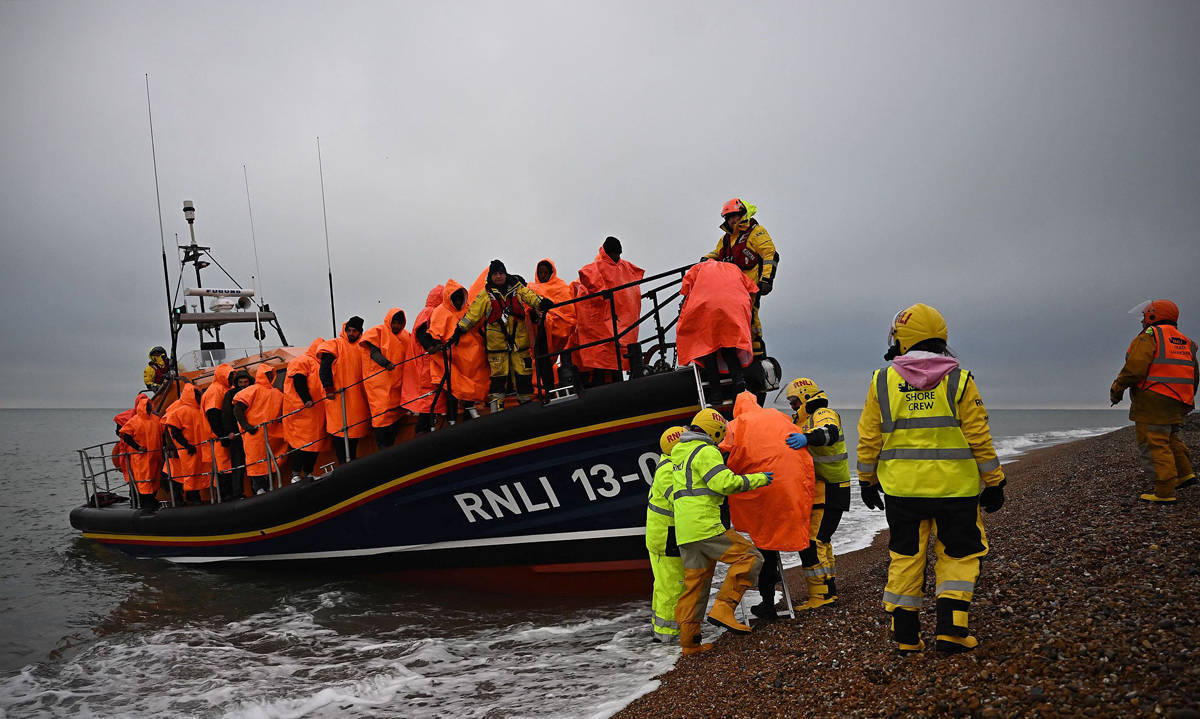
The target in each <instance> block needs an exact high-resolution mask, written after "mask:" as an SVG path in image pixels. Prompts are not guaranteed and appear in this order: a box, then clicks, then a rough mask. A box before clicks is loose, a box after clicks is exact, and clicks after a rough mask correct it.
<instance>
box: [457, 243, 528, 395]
mask: <svg viewBox="0 0 1200 719" xmlns="http://www.w3.org/2000/svg"><path fill="white" fill-rule="evenodd" d="M551 304H552V303H551V302H550V300H547V299H543V298H542V297H539V296H538V294H537V293H536V292H534V291H533V290H531V289H529V288H528V287H526V286H525V280H524V279H522V278H521V277H520V276H519V275H510V274H508V270H507V269H506V268H505V267H504V263H503V262H501V261H500V260H492V264H491V265H490V266H489V267H488V281H487V284H486V285H484V290H483V292H480V293H479V295H478V296H477V297H475V299H474V300H473V301H472V302H471V306H470V307H468V308H467V313H466V314H465V315H463V318H462V319H461V320H459V322H458V326H457V327H455V328H454V336H453V337H451V338H450V344H454V343H455V342H457V341H458V338H459V337H461V336H462V335H463V334H465V333H466V332H468V331H470V330H471V328H472V327H475V326H476V325H478V324H479V323H480V322H483V323H484V326H485V329H484V333H483V334H484V341H485V344H486V347H487V357H488V365H489V367H490V369H491V372H492V380H491V386H490V387H489V388H488V398H487V399H488V406H489V407H490V408H491V411H492V412H499V411H500V410H502V409H504V397H505V395H506V394H507V393H508V390H509V386H510V385H511V386H512V389H513V391H515V392H516V395H517V401H518V402H520V403H521V404H525V403H526V402H528V401H529V400H531V399H533V359H532V357H531V356H530V353H529V331H528V329H527V328H526V324H525V312H526V307H527V306H528V307H529V310H530V312H531V313H532V316H533V319H534V320H535V321H536V320H537V319H538V318H539V317H538V313H539V311H540V310H543V309H549V308H550V305H551Z"/></svg>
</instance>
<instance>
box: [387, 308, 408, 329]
mask: <svg viewBox="0 0 1200 719" xmlns="http://www.w3.org/2000/svg"><path fill="white" fill-rule="evenodd" d="M396 315H400V332H403V331H404V328H405V327H407V326H408V318H407V317H405V315H404V310H402V309H400V308H399V307H393V308H392V309H390V310H388V311H387V314H386V315H384V316H383V324H384V326H385V327H387V328H388V330H389V331H390V330H391V328H392V319H393V318H394V317H395V316H396ZM396 334H399V332H397V333H396Z"/></svg>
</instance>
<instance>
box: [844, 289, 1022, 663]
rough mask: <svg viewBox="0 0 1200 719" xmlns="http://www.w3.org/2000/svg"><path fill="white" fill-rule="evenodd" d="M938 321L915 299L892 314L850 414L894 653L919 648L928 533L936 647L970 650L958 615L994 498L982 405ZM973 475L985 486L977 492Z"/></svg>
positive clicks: (996, 488)
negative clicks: (883, 545) (876, 514)
mask: <svg viewBox="0 0 1200 719" xmlns="http://www.w3.org/2000/svg"><path fill="white" fill-rule="evenodd" d="M947 337H948V333H947V331H946V321H945V319H943V318H942V315H941V313H939V312H938V311H937V310H935V309H934V308H932V307H930V306H929V305H925V304H915V305H912V306H911V307H908V308H906V309H904V310H902V311H900V312H899V313H898V314H897V315H896V317H895V318H894V319H893V320H892V327H891V331H890V332H889V334H888V344H889V348H888V352H887V354H886V355H884V359H885V360H890V361H891V365H890V366H888V367H884V368H883V369H879V370H876V371H875V374H874V376H873V377H872V378H871V384H870V386H869V387H868V389H867V401H866V403H865V404H864V405H863V411H862V417H861V418H860V419H859V421H858V478H859V487H860V490H861V492H862V500H863V504H865V505H867V507H868V508H871V509H884V500H883V496H881V495H880V492H879V490H880V488H882V489H883V495H884V496H886V497H887V507H886V512H887V523H888V530H889V531H890V533H891V538H890V539H889V541H888V549H889V550H890V554H891V563H890V564H889V566H888V579H887V586H886V587H885V588H884V592H883V607H884V609H885V610H886V611H887V612H888V613H889V614H891V615H892V637H893V639H894V640H895V641H896V642H897V644H898V649H899V650H900V652H901V653H911V652H917V651H920V650H922V649H924V648H925V643H924V642H923V641H922V640H921V626H920V609H921V604H922V599H923V597H924V584H925V555H926V547H927V545H928V543H929V540H930V537H931V536H932V537H935V538H936V540H935V541H936V543H935V545H934V553H935V555H936V556H937V562H936V563H935V565H934V572H935V573H936V584H935V588H934V594H936V596H937V648H938V649H939V650H940V651H943V652H949V653H956V652H964V651H968V650H970V649H974V648H975V646H977V645H978V641H977V640H976V639H975V637H974V636H972V635H971V633H970V631H969V630H968V625H967V615H968V612H969V610H970V608H971V598H972V597H973V595H974V592H975V582H976V581H977V580H978V579H979V559H980V558H981V557H983V556H984V555H985V554H987V552H988V543H987V535H986V533H985V532H984V528H983V517H982V515H981V514H980V513H979V508H980V506H981V505H982V507H983V509H984V510H985V511H987V512H995V511H996V510H998V509H1000V507H1002V506H1003V505H1004V484H1005V480H1004V472H1003V470H1001V469H1000V461H999V460H998V459H997V458H996V451H995V450H994V449H993V448H992V434H991V431H990V430H989V429H988V416H987V409H986V408H985V407H984V406H983V400H982V399H980V397H979V390H978V389H977V388H976V386H975V380H974V378H972V376H971V373H970V372H968V371H967V370H965V369H963V368H962V367H959V365H958V360H957V359H955V358H954V356H953V355H952V354H951V353H950V351H949V349H948V348H947V346H946V340H947ZM981 480H982V482H983V484H984V485H985V488H984V489H983V492H982V493H981V492H980V490H979V485H980V481H981Z"/></svg>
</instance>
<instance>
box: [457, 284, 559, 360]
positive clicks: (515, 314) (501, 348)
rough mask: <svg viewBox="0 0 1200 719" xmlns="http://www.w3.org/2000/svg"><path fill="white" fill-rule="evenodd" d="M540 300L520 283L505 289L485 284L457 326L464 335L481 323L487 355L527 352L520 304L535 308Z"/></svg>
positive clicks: (527, 343) (525, 333)
mask: <svg viewBox="0 0 1200 719" xmlns="http://www.w3.org/2000/svg"><path fill="white" fill-rule="evenodd" d="M541 301H542V298H541V297H539V296H538V294H537V293H536V292H534V291H533V290H531V289H529V288H528V287H526V286H525V284H524V283H522V282H518V281H515V280H514V281H512V282H510V283H509V284H508V285H507V286H505V287H493V286H492V285H487V286H485V287H484V290H483V292H480V293H479V295H478V296H476V297H475V299H474V300H473V301H472V302H471V306H470V307H468V308H467V313H466V314H465V315H463V318H462V319H461V320H459V321H458V326H459V327H460V328H461V329H462V330H463V331H464V332H465V331H467V330H469V329H471V328H472V327H474V326H476V325H478V324H479V323H480V322H483V323H484V324H485V327H486V330H485V331H484V339H485V341H486V344H487V351H488V352H522V351H524V350H527V349H529V332H528V330H527V329H526V324H525V309H524V307H522V305H525V306H528V307H532V308H535V309H536V308H537V306H538V304H539V303H540V302H541Z"/></svg>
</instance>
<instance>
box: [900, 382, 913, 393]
mask: <svg viewBox="0 0 1200 719" xmlns="http://www.w3.org/2000/svg"><path fill="white" fill-rule="evenodd" d="M896 389H898V390H900V392H901V394H905V393H908V392H917V391H919V390H918V389H917V388H916V387H913V386H912V385H911V384H909V383H907V382H901V383H900V384H898V385H896Z"/></svg>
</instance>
